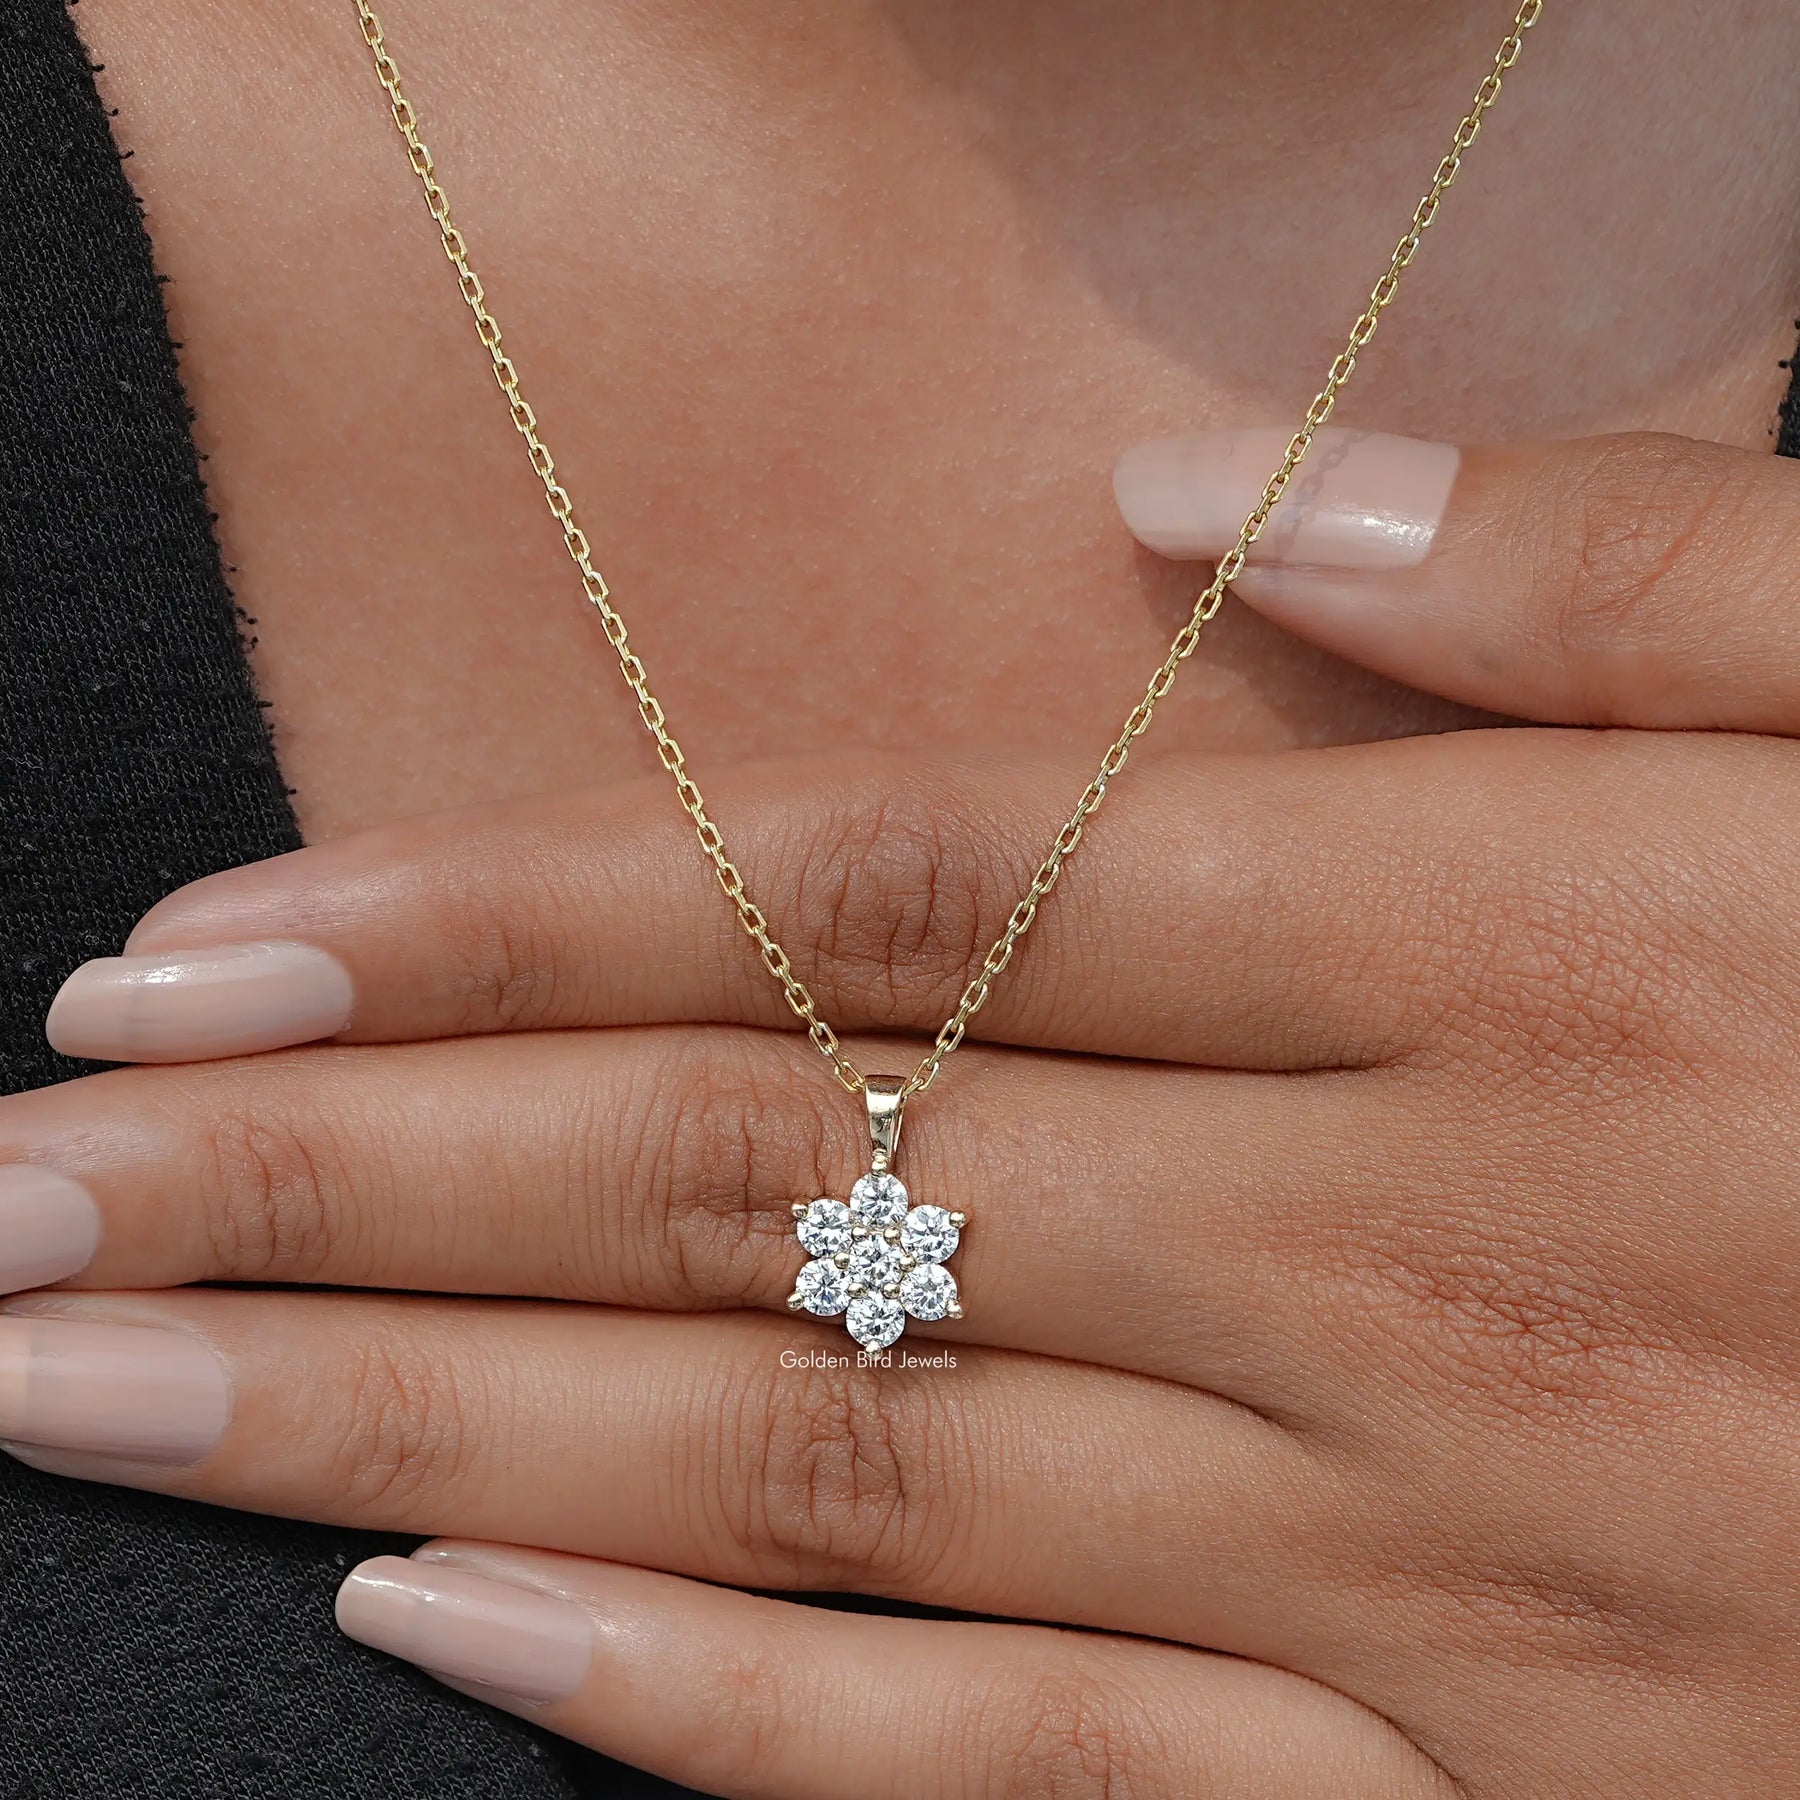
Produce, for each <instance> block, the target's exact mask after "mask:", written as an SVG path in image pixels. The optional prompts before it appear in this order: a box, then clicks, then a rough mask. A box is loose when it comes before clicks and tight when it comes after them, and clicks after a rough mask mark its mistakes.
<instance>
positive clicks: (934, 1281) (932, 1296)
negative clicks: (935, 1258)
mask: <svg viewBox="0 0 1800 1800" xmlns="http://www.w3.org/2000/svg"><path fill="white" fill-rule="evenodd" d="M956 1303H957V1302H956V1277H955V1276H954V1275H952V1274H951V1273H950V1271H949V1270H948V1269H946V1268H942V1267H940V1266H939V1265H938V1264H937V1263H921V1264H920V1265H919V1267H918V1268H916V1269H909V1270H908V1271H907V1274H906V1278H905V1280H903V1281H902V1282H901V1283H900V1304H901V1305H902V1306H904V1307H905V1308H906V1310H907V1311H908V1312H909V1313H911V1314H912V1316H913V1317H914V1318H915V1319H942V1318H947V1317H948V1316H949V1314H950V1310H951V1308H952V1307H954V1306H955V1305H956ZM851 1311H852V1314H853V1315H854V1312H855V1308H854V1307H852V1309H851ZM855 1329H856V1327H855V1325H854V1324H852V1325H851V1330H852V1331H854V1330H855Z"/></svg>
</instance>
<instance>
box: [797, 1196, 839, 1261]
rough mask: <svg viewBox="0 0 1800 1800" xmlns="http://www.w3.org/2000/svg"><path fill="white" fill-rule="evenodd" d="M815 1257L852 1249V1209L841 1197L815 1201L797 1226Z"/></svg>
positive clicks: (801, 1239) (805, 1243)
mask: <svg viewBox="0 0 1800 1800" xmlns="http://www.w3.org/2000/svg"><path fill="white" fill-rule="evenodd" d="M795 1230H796V1231H797V1233H798V1234H799V1238H800V1242H801V1243H802V1244H803V1245H804V1246H805V1247H806V1249H807V1251H808V1253H809V1254H811V1255H813V1256H840V1255H842V1254H843V1252H844V1251H846V1250H848V1249H849V1248H850V1209H849V1207H847V1206H846V1205H845V1204H844V1203H843V1201H841V1200H815V1201H813V1202H812V1204H811V1205H810V1206H808V1207H807V1209H806V1211H805V1213H804V1214H803V1215H802V1216H801V1219H800V1222H799V1224H798V1225H797V1226H796V1227H795Z"/></svg>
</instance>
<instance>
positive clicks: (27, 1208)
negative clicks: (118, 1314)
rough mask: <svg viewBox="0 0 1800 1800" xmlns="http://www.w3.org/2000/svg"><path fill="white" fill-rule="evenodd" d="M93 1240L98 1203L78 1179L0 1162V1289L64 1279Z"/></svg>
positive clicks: (90, 1251) (84, 1258)
mask: <svg viewBox="0 0 1800 1800" xmlns="http://www.w3.org/2000/svg"><path fill="white" fill-rule="evenodd" d="M99 1244H100V1209H99V1208H98V1207H97V1206H96V1205H95V1204H94V1197H93V1195H92V1194H90V1193H89V1192H88V1191H87V1189H86V1188H84V1187H83V1186H82V1185H81V1183H80V1182H79V1181H71V1180H70V1179H69V1178H68V1176H66V1175H58V1174H57V1173H56V1171H55V1170H54V1169H43V1168H39V1167H38V1165H37V1164H36V1163H6V1164H4V1165H0V1292H4V1293H8V1294H16V1293H18V1292H19V1291H20V1290H21V1289H23V1288H35V1287H45V1286H48V1284H49V1283H51V1282H52V1281H62V1280H65V1279H66V1278H67V1277H68V1276H70V1275H73V1274H75V1273H76V1272H77V1271H79V1270H81V1269H85V1268H86V1267H87V1266H88V1264H89V1263H90V1262H92V1261H93V1259H94V1251H95V1250H96V1249H97V1248H98V1247H99Z"/></svg>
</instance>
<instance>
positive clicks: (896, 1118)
mask: <svg viewBox="0 0 1800 1800" xmlns="http://www.w3.org/2000/svg"><path fill="white" fill-rule="evenodd" d="M863 1098H864V1100H865V1101H866V1102H867V1103H868V1108H869V1139H870V1143H871V1145H872V1150H871V1154H870V1157H869V1172H868V1174H867V1175H865V1176H863V1177H862V1179H861V1180H860V1181H858V1182H857V1183H856V1185H855V1186H854V1187H853V1188H851V1190H850V1198H849V1201H848V1202H845V1201H843V1200H833V1199H829V1198H826V1199H819V1200H810V1201H804V1202H798V1201H797V1202H796V1203H795V1205H794V1234H795V1236H796V1237H798V1238H799V1240H800V1245H801V1248H802V1249H804V1250H805V1251H806V1253H807V1255H808V1256H810V1257H811V1258H812V1261H811V1262H809V1263H808V1264H807V1265H806V1266H805V1267H804V1268H803V1269H802V1270H801V1271H800V1273H799V1274H798V1275H797V1276H796V1277H795V1278H794V1291H793V1293H791V1294H790V1295H789V1296H788V1306H789V1308H790V1309H791V1310H792V1311H794V1312H809V1313H814V1314H816V1315H817V1316H818V1317H820V1318H822V1319H835V1318H837V1317H838V1316H839V1315H840V1314H842V1315H843V1319H844V1324H845V1327H846V1329H847V1330H848V1331H849V1333H850V1335H851V1336H852V1337H853V1338H855V1339H856V1341H857V1342H858V1343H859V1344H861V1345H862V1347H863V1348H864V1349H865V1350H885V1349H887V1347H888V1346H889V1345H890V1344H892V1343H894V1342H895V1341H896V1340H897V1339H898V1338H899V1336H900V1334H901V1332H903V1331H904V1330H905V1329H906V1321H907V1319H908V1318H909V1317H911V1318H914V1319H924V1320H932V1319H960V1318H961V1317H962V1316H963V1309H962V1301H961V1299H960V1298H959V1297H958V1295H957V1291H956V1277H955V1276H954V1275H952V1274H951V1273H950V1271H949V1270H948V1269H946V1268H945V1267H944V1264H945V1263H947V1262H948V1261H949V1260H950V1258H951V1257H952V1256H954V1255H955V1254H956V1247H957V1244H958V1243H959V1242H960V1241H961V1237H962V1228H963V1226H964V1225H966V1224H967V1223H968V1219H967V1218H966V1217H965V1215H964V1214H962V1213H959V1212H946V1211H945V1210H944V1209H943V1207H941V1206H914V1205H912V1203H911V1196H910V1195H909V1194H908V1193H907V1191H906V1184H905V1183H904V1182H903V1181H901V1179H900V1177H899V1176H898V1175H896V1174H895V1173H894V1172H893V1161H894V1157H895V1154H896V1153H897V1152H898V1150H899V1148H900V1120H901V1112H902V1109H903V1108H904V1106H905V1104H906V1083H905V1082H904V1081H902V1080H901V1079H900V1078H899V1077H898V1076H896V1075H871V1076H870V1077H869V1078H868V1080H867V1081H866V1082H865V1083H864V1085H863Z"/></svg>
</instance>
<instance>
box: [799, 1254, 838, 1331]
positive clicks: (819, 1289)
mask: <svg viewBox="0 0 1800 1800" xmlns="http://www.w3.org/2000/svg"><path fill="white" fill-rule="evenodd" d="M794 1293H795V1294H796V1296H797V1297H798V1298H799V1301H800V1304H801V1305H802V1306H804V1307H805V1308H806V1310H807V1311H808V1312H809V1313H817V1314H818V1315H819V1317H820V1318H822V1319H831V1318H835V1317H836V1316H837V1315H838V1314H839V1313H841V1312H842V1311H843V1310H844V1308H845V1307H847V1306H848V1305H849V1304H850V1290H849V1286H848V1284H847V1282H846V1280H845V1277H844V1271H843V1270H842V1269H840V1268H839V1267H838V1266H837V1264H836V1263H834V1262H832V1261H831V1260H830V1259H829V1258H828V1257H820V1258H819V1259H818V1260H817V1261H816V1262H809V1263H808V1264H807V1265H806V1267H805V1268H804V1269H802V1270H801V1271H800V1273H799V1274H798V1275H796V1276H795V1277H794Z"/></svg>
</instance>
